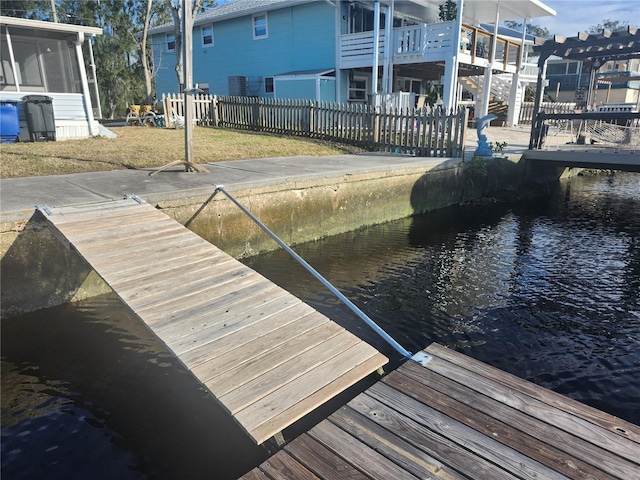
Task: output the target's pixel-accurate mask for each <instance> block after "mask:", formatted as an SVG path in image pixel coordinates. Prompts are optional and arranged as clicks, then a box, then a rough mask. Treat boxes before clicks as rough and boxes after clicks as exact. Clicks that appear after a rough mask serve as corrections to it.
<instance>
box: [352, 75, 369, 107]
mask: <svg viewBox="0 0 640 480" xmlns="http://www.w3.org/2000/svg"><path fill="white" fill-rule="evenodd" d="M367 83H368V82H367V77H355V78H353V79H350V80H349V102H356V103H366V101H367Z"/></svg>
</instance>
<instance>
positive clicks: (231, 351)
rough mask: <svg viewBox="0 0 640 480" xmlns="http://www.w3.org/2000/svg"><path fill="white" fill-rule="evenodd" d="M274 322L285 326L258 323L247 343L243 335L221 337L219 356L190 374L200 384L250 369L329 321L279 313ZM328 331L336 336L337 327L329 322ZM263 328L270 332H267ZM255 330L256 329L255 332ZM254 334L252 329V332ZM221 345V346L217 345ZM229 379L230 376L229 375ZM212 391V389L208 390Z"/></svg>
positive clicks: (297, 306) (236, 333)
mask: <svg viewBox="0 0 640 480" xmlns="http://www.w3.org/2000/svg"><path fill="white" fill-rule="evenodd" d="M301 306H306V305H305V304H304V303H303V304H300V305H296V307H292V308H299V307H301ZM278 318H284V319H286V321H287V323H284V324H283V325H281V326H277V328H276V327H274V326H273V323H274V322H260V324H259V325H258V327H259V328H260V332H258V333H257V334H256V332H255V331H254V332H252V333H253V334H254V335H256V337H257V338H255V339H254V338H252V339H250V340H248V339H247V338H246V336H245V335H244V332H242V331H240V332H234V333H232V334H230V335H228V336H226V337H224V340H226V341H224V343H223V342H218V345H219V346H220V347H221V350H222V353H220V354H219V355H215V356H213V357H211V358H208V359H207V361H206V362H204V363H202V364H200V365H197V366H195V367H193V368H192V371H193V373H194V374H195V375H196V376H197V377H198V378H199V379H200V380H201V381H202V382H203V383H205V384H206V383H207V382H209V381H210V380H212V379H214V378H220V376H221V375H223V374H227V372H229V371H231V370H233V369H236V368H251V366H250V365H249V364H248V363H249V362H251V361H252V360H254V359H259V362H260V363H264V362H265V361H266V360H265V359H264V358H263V356H264V355H267V354H269V353H270V352H272V351H273V350H275V349H277V348H278V347H279V346H281V345H282V344H284V343H286V342H289V341H292V342H293V341H295V339H296V338H298V337H299V336H301V335H309V336H312V335H315V330H316V329H318V330H320V327H321V326H323V325H324V324H325V323H329V319H328V318H327V317H325V316H324V315H320V314H317V313H316V314H314V313H311V314H308V315H305V316H303V317H301V318H300V317H298V316H297V315H291V314H289V313H288V312H286V313H281V314H279V315H278ZM330 325H331V329H333V330H335V331H336V332H337V331H339V329H340V328H341V327H339V326H338V325H337V324H335V323H333V322H331V323H330ZM267 328H269V329H271V330H270V331H267ZM256 329H257V328H256ZM252 330H254V328H252ZM221 344H222V345H221ZM229 375H231V376H233V375H234V374H229ZM210 388H212V387H210Z"/></svg>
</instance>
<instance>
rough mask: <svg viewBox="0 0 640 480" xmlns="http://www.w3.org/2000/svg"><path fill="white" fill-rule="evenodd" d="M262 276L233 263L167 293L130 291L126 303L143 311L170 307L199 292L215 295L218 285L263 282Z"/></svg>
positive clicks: (182, 302) (183, 302)
mask: <svg viewBox="0 0 640 480" xmlns="http://www.w3.org/2000/svg"><path fill="white" fill-rule="evenodd" d="M263 281H264V278H263V277H261V276H260V275H258V274H257V273H255V272H252V271H251V270H247V269H246V268H243V266H242V265H239V264H235V265H233V267H232V268H225V269H224V270H222V271H219V272H216V273H215V274H212V275H207V276H206V277H196V278H195V281H194V282H193V283H189V284H188V285H183V286H182V287H178V288H175V289H173V290H172V291H171V292H170V294H171V295H170V296H169V295H168V294H164V295H163V294H162V292H160V293H155V294H152V295H141V296H136V295H135V292H132V293H130V294H129V295H130V298H129V299H128V300H127V304H128V305H129V306H130V307H131V308H133V309H134V310H135V311H136V312H140V313H142V312H145V311H147V310H149V309H150V308H151V309H154V310H155V309H157V308H158V307H159V306H161V305H165V304H167V308H171V307H170V306H169V304H176V303H177V304H182V305H184V304H185V302H187V301H188V300H189V298H190V297H194V296H199V295H201V294H206V293H211V295H212V296H215V295H216V291H215V290H217V289H218V288H219V287H220V286H222V285H226V284H233V285H237V287H238V289H240V288H242V286H243V285H246V284H251V283H259V282H263Z"/></svg>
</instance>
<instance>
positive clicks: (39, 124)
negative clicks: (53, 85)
mask: <svg viewBox="0 0 640 480" xmlns="http://www.w3.org/2000/svg"><path fill="white" fill-rule="evenodd" d="M22 101H23V102H24V115H25V117H26V119H27V127H28V128H29V138H30V139H31V141H32V142H43V141H46V140H55V139H56V125H55V118H54V116H53V98H51V97H47V96H46V95H27V96H25V97H22Z"/></svg>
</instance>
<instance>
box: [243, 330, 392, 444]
mask: <svg viewBox="0 0 640 480" xmlns="http://www.w3.org/2000/svg"><path fill="white" fill-rule="evenodd" d="M367 347H368V348H367ZM351 350H358V351H357V352H348V354H344V355H339V356H337V357H334V359H332V361H330V362H327V363H325V364H324V365H322V366H320V367H318V368H317V369H315V370H314V371H313V372H312V374H310V375H308V376H307V377H305V378H301V379H296V380H295V381H293V382H290V383H288V384H287V385H285V386H284V387H283V388H281V389H279V390H277V391H275V392H274V393H272V394H271V395H268V396H266V397H264V400H263V401H262V409H261V411H260V410H259V409H258V408H256V407H257V405H256V406H255V407H254V408H251V406H249V407H248V408H246V409H244V410H242V411H240V412H239V413H238V415H236V418H237V419H238V421H240V422H241V424H242V425H244V426H245V428H246V429H247V430H248V431H249V432H251V435H252V436H253V437H254V438H256V439H261V440H259V441H260V443H261V442H262V441H264V440H266V439H268V438H270V437H272V436H273V435H275V434H276V433H278V432H279V431H281V430H282V429H283V425H285V424H286V421H287V419H289V420H290V419H294V421H295V420H298V419H299V418H302V417H303V416H304V415H306V414H307V413H309V412H311V411H312V410H314V409H315V408H317V407H318V406H320V405H322V404H324V403H325V402H326V401H327V400H329V399H330V398H333V397H334V396H335V395H337V394H338V393H339V392H342V391H343V390H344V389H346V388H347V387H349V386H351V385H353V384H354V383H355V382H357V381H358V380H361V379H362V378H364V377H365V376H367V375H368V374H369V373H371V372H375V371H376V370H377V369H378V368H380V367H381V366H382V365H384V364H386V363H387V359H386V357H384V356H383V355H381V354H380V353H378V352H375V351H373V349H371V347H369V346H368V345H367V344H364V343H361V344H358V345H356V346H355V347H354V348H352V349H351ZM363 353H365V354H369V355H370V356H369V357H368V358H367V357H363ZM365 372H366V373H365Z"/></svg>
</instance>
